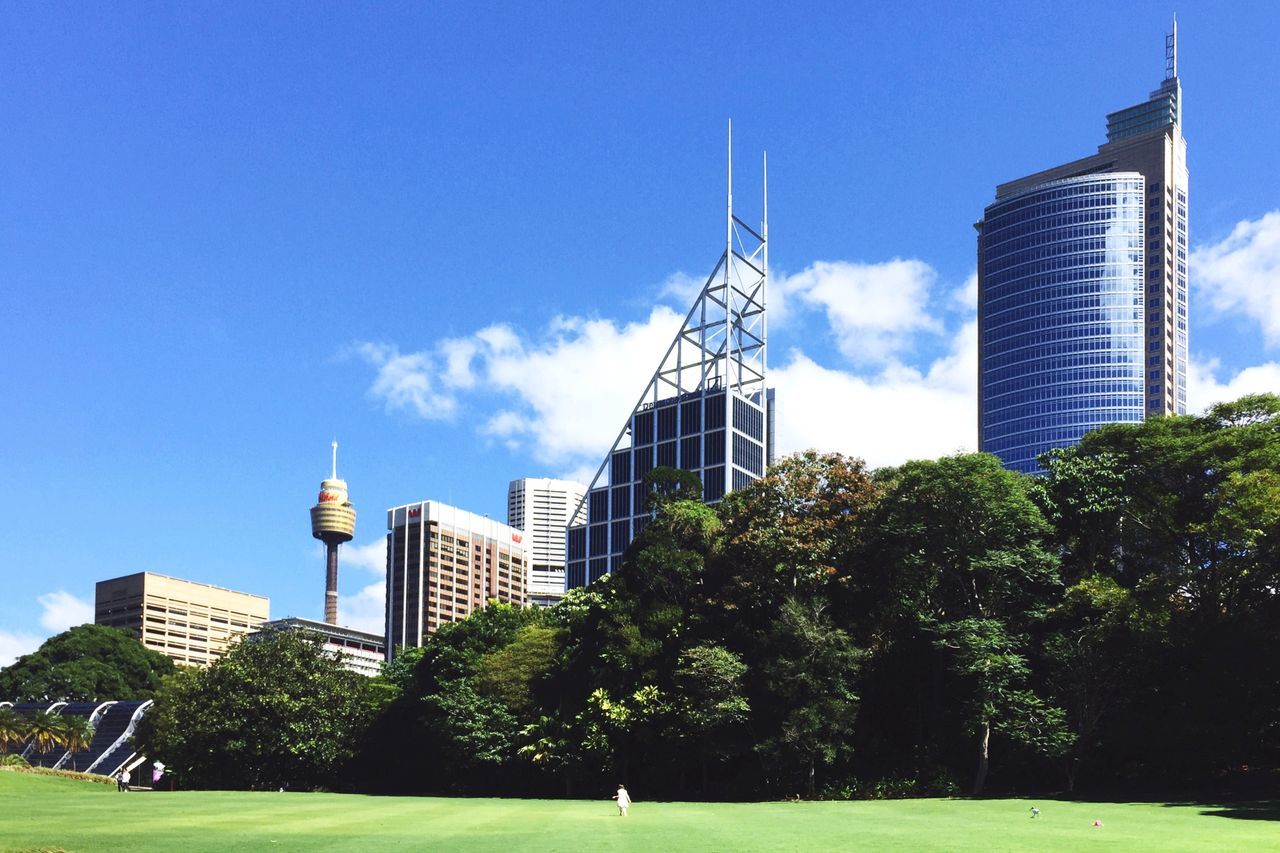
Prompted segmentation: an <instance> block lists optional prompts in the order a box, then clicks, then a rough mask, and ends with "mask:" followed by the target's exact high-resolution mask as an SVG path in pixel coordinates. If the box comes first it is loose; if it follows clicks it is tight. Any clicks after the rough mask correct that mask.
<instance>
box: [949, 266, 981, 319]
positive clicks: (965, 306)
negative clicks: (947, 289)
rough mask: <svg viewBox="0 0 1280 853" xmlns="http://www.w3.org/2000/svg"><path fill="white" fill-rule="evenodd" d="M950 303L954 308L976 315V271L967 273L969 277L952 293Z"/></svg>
mask: <svg viewBox="0 0 1280 853" xmlns="http://www.w3.org/2000/svg"><path fill="white" fill-rule="evenodd" d="M951 303H952V305H953V306H954V307H956V308H959V309H961V310H963V311H968V312H970V313H977V311H978V273H977V272H976V271H975V272H971V273H969V277H968V278H966V279H965V280H964V284H962V285H960V286H959V287H957V288H956V289H955V290H954V291H952V293H951Z"/></svg>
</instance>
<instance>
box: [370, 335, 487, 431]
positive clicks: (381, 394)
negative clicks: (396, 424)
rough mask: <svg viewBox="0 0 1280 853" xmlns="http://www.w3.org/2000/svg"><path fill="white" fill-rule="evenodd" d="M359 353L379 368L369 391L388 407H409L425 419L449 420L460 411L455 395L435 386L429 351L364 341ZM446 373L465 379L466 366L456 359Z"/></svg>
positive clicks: (434, 371)
mask: <svg viewBox="0 0 1280 853" xmlns="http://www.w3.org/2000/svg"><path fill="white" fill-rule="evenodd" d="M356 352H358V353H359V354H360V356H361V357H362V358H364V360H365V361H367V362H368V363H369V364H372V365H373V366H374V367H376V368H378V375H377V377H376V378H375V379H374V381H373V387H372V388H370V389H369V393H370V394H372V395H373V396H374V397H377V398H379V399H381V400H382V401H383V402H384V403H385V404H386V407H387V409H388V410H394V409H405V410H408V411H410V412H413V413H414V414H416V415H417V416H418V417H420V418H423V419H425V420H449V419H450V418H452V417H453V415H454V413H455V412H456V411H457V408H458V402H457V400H456V399H455V398H454V397H453V395H452V394H449V393H448V392H446V391H442V390H439V389H437V388H436V387H435V379H436V375H437V371H436V367H435V364H434V363H433V362H432V360H431V359H430V358H429V357H428V355H427V354H426V353H421V352H415V353H409V354H407V355H402V354H401V353H400V351H399V350H398V349H396V348H395V347H394V346H388V345H385V344H372V343H363V344H360V345H359V346H357V347H356ZM455 357H456V356H455ZM446 375H448V376H453V377H455V378H458V379H459V380H460V381H465V376H464V371H463V368H462V367H460V366H458V365H456V364H455V362H454V361H453V360H449V361H448V368H447V373H446Z"/></svg>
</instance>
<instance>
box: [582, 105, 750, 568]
mask: <svg viewBox="0 0 1280 853" xmlns="http://www.w3.org/2000/svg"><path fill="white" fill-rule="evenodd" d="M728 147H729V152H728V192H727V194H726V214H725V248H724V251H723V252H722V253H721V255H720V258H719V260H718V261H717V262H716V265H715V267H714V268H713V269H712V271H711V274H710V275H709V276H707V279H706V282H705V283H704V284H703V287H702V291H701V292H700V293H699V294H698V297H697V299H695V300H694V303H693V306H692V307H691V308H690V309H689V313H688V314H687V315H685V319H684V322H683V324H682V325H681V327H680V330H679V331H678V332H677V333H676V336H675V338H674V340H672V342H671V345H670V346H669V347H668V348H667V351H666V354H665V355H664V356H663V358H662V360H661V362H659V365H658V369H657V370H656V371H654V373H653V376H652V377H651V378H650V380H649V382H648V384H647V385H646V386H645V389H644V391H643V392H642V393H641V394H640V398H639V400H637V402H636V405H635V407H634V409H633V410H632V412H631V414H630V415H629V416H628V418H627V420H626V422H625V423H624V425H623V427H622V429H621V431H620V432H619V433H618V437H617V438H616V439H615V440H614V443H613V447H612V448H611V449H610V451H609V454H608V455H607V456H606V457H605V459H604V461H603V462H602V463H601V464H600V467H599V468H598V469H597V470H596V474H595V476H594V478H593V479H592V481H591V485H590V488H589V489H588V491H587V493H586V495H585V496H584V497H583V500H582V503H581V504H579V507H578V512H577V513H575V517H580V516H579V514H578V513H580V512H582V511H583V510H585V513H586V519H587V521H586V523H585V524H582V525H578V526H574V527H569V528H568V529H567V533H566V558H567V560H566V566H567V574H566V586H567V587H569V588H573V587H578V586H585V585H586V584H588V583H590V582H591V581H593V580H595V579H596V578H598V577H599V576H601V575H602V574H605V573H607V572H609V571H612V570H613V569H615V568H616V567H617V565H618V564H619V563H620V561H621V556H622V552H623V551H625V549H626V546H627V545H628V544H630V542H631V539H632V538H633V537H634V536H635V535H636V534H638V533H639V532H640V530H641V529H642V528H643V526H644V524H645V523H646V522H647V521H648V517H649V516H648V513H647V510H646V508H645V505H646V499H647V493H646V487H645V486H644V483H643V480H644V476H645V475H646V474H647V473H648V472H649V471H651V470H653V468H655V467H660V466H666V467H672V468H682V469H684V470H687V471H692V472H694V473H696V474H697V475H698V476H699V477H700V479H701V480H702V483H703V497H704V499H705V500H707V501H709V502H714V501H718V500H719V499H720V498H722V497H723V496H724V495H725V493H726V492H728V491H731V490H732V489H737V488H742V486H744V485H746V484H747V483H749V482H750V481H752V480H754V479H757V478H759V477H761V476H763V475H764V469H765V466H766V465H767V463H768V462H769V461H771V457H772V452H771V448H772V442H771V441H770V432H771V430H770V427H771V423H770V421H771V419H772V418H771V415H772V409H771V405H770V400H771V394H770V391H769V389H768V388H767V387H766V385H765V369H766V365H767V360H768V359H767V355H768V348H767V343H766V341H767V318H766V315H765V296H766V290H767V285H768V278H769V275H768V270H769V241H768V234H769V189H768V186H769V183H768V161H767V159H765V161H764V176H763V177H764V180H763V183H764V187H763V190H764V191H763V207H762V217H761V225H760V228H759V230H758V231H757V230H756V229H755V228H752V227H751V226H750V225H748V224H747V223H746V222H744V221H743V220H742V219H740V218H739V217H738V216H737V215H736V214H735V213H734V212H733V126H732V123H731V124H730V126H729V146H728Z"/></svg>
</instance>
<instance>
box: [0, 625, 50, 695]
mask: <svg viewBox="0 0 1280 853" xmlns="http://www.w3.org/2000/svg"><path fill="white" fill-rule="evenodd" d="M42 642H44V638H43V637H38V636H36V635H35V634H28V633H26V632H24V631H0V669H3V668H4V667H6V666H9V665H10V664H12V663H13V662H14V661H16V660H17V659H18V658H20V657H22V656H23V655H29V654H31V653H32V652H34V651H35V650H36V649H38V648H40V644H41V643H42ZM9 698H13V697H9Z"/></svg>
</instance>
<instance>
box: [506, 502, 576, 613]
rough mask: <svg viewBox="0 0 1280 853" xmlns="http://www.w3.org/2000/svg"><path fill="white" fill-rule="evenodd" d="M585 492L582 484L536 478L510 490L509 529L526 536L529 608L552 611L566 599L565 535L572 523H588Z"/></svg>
mask: <svg viewBox="0 0 1280 853" xmlns="http://www.w3.org/2000/svg"><path fill="white" fill-rule="evenodd" d="M586 491H587V487H586V486H584V485H583V484H582V483H575V482H573V481H571V480H550V479H546V478H533V477H526V478H524V479H521V480H512V481H511V483H510V485H508V486H507V525H508V526H510V527H513V528H515V529H516V530H523V531H524V534H525V540H524V544H525V552H526V554H527V556H528V559H529V567H528V571H527V572H526V574H525V595H526V598H527V600H528V603H529V604H530V605H535V606H539V607H549V606H551V605H552V604H555V603H556V602H557V601H559V600H560V598H561V597H562V596H563V595H564V589H565V586H564V532H565V528H566V527H568V526H569V524H570V523H575V524H582V523H584V522H585V521H586V508H585V507H583V506H582V496H583V495H584V494H586ZM575 511H576V513H577V514H576V515H575Z"/></svg>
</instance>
